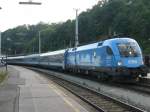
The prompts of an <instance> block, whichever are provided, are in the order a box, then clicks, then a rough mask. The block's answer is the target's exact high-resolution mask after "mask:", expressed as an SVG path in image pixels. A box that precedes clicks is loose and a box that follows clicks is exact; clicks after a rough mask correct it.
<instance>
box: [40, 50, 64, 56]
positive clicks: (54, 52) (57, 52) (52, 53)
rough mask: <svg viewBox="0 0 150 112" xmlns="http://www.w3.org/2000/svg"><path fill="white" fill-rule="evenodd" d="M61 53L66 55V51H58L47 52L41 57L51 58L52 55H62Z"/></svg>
mask: <svg viewBox="0 0 150 112" xmlns="http://www.w3.org/2000/svg"><path fill="white" fill-rule="evenodd" d="M61 53H65V49H63V50H58V51H52V52H47V53H42V54H41V55H40V56H50V55H57V54H61Z"/></svg>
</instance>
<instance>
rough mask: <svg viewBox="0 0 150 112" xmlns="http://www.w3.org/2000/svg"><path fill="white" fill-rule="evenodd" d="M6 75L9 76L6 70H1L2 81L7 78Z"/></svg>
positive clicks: (0, 77) (0, 80) (0, 78)
mask: <svg viewBox="0 0 150 112" xmlns="http://www.w3.org/2000/svg"><path fill="white" fill-rule="evenodd" d="M6 76H7V72H6V71H0V83H1V82H2V81H3V80H4V79H5V77H6Z"/></svg>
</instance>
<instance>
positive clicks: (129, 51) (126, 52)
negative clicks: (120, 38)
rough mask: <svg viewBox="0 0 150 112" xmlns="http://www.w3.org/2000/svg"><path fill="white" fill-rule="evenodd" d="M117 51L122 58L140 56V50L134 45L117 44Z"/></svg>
mask: <svg viewBox="0 0 150 112" xmlns="http://www.w3.org/2000/svg"><path fill="white" fill-rule="evenodd" d="M118 49H119V52H120V55H121V56H122V57H136V56H138V55H140V54H141V53H140V49H139V47H138V46H137V45H136V44H135V43H133V42H132V43H131V42H130V43H119V44H118Z"/></svg>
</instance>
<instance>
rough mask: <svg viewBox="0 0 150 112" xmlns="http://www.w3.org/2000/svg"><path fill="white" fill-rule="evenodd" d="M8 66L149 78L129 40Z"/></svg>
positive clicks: (117, 77) (31, 58) (33, 57)
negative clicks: (38, 67)
mask: <svg viewBox="0 0 150 112" xmlns="http://www.w3.org/2000/svg"><path fill="white" fill-rule="evenodd" d="M7 62H8V64H17V65H28V66H40V67H47V68H51V69H60V70H65V71H71V72H80V73H86V74H89V76H90V75H91V74H95V75H96V76H97V77H98V78H102V79H103V78H104V79H111V80H120V79H123V81H126V80H135V81H137V80H138V79H139V77H143V76H146V75H147V69H146V67H145V65H144V62H143V56H142V52H141V49H140V47H139V45H138V43H137V42H136V41H135V40H134V39H131V38H129V37H121V38H113V39H107V40H104V41H100V42H96V43H93V44H88V45H83V46H79V47H75V48H68V49H63V50H58V51H53V52H47V53H41V54H33V55H27V56H18V57H8V59H7Z"/></svg>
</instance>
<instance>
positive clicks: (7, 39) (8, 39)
mask: <svg viewBox="0 0 150 112" xmlns="http://www.w3.org/2000/svg"><path fill="white" fill-rule="evenodd" d="M8 41H11V40H10V38H9V37H8V38H6V71H7V57H8V46H7V45H8Z"/></svg>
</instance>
